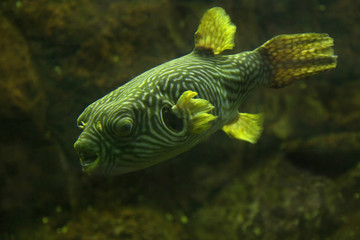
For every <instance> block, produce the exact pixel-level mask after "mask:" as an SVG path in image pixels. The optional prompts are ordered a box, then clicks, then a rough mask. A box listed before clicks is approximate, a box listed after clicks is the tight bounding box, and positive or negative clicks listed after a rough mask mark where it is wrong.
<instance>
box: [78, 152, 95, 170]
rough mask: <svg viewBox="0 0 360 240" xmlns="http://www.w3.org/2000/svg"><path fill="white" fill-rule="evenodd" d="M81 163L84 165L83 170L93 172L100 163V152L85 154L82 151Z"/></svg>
mask: <svg viewBox="0 0 360 240" xmlns="http://www.w3.org/2000/svg"><path fill="white" fill-rule="evenodd" d="M79 155H80V163H81V166H82V170H83V171H84V172H86V173H88V174H90V173H91V172H93V171H94V170H95V169H96V168H97V167H98V165H99V163H100V157H99V154H97V153H94V154H85V153H80V154H79Z"/></svg>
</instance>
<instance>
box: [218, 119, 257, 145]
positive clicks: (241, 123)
mask: <svg viewBox="0 0 360 240" xmlns="http://www.w3.org/2000/svg"><path fill="white" fill-rule="evenodd" d="M263 119H264V118H263V115H262V114H249V113H239V115H238V116H237V118H236V119H235V121H234V122H232V123H230V124H227V125H225V126H224V127H223V128H222V130H223V131H224V132H226V134H227V135H229V136H230V137H233V138H236V139H239V140H244V141H248V142H251V143H256V142H257V140H258V139H259V137H260V135H261V132H262V130H263V128H262V125H263Z"/></svg>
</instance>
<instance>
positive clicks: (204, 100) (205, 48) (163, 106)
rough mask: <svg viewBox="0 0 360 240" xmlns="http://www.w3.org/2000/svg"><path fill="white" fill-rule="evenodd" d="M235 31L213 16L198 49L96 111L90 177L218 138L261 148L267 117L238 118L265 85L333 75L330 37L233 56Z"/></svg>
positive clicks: (85, 146) (90, 129) (89, 120)
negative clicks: (259, 142)
mask: <svg viewBox="0 0 360 240" xmlns="http://www.w3.org/2000/svg"><path fill="white" fill-rule="evenodd" d="M235 29H236V27H235V26H234V25H233V24H232V23H231V21H230V18H229V16H228V15H227V14H226V13H225V11H224V10H223V9H222V8H212V9H210V10H208V11H207V12H206V13H205V14H204V16H203V18H202V20H201V23H200V26H199V28H198V31H197V32H196V33H195V49H194V51H193V52H191V53H190V54H188V55H185V56H183V57H180V58H177V59H174V60H171V61H169V62H166V63H164V64H162V65H159V66H157V67H155V68H152V69H150V70H148V71H146V72H144V73H143V74H141V75H139V76H137V77H135V78H134V79H132V80H131V81H129V82H128V83H126V84H124V85H123V86H121V87H119V88H118V89H116V90H114V91H112V92H110V93H109V94H107V95H105V96H104V97H103V98H101V99H99V100H97V101H95V102H94V103H92V104H91V105H89V106H88V107H87V108H86V109H85V111H84V112H83V113H82V114H81V115H80V116H79V118H78V121H77V123H78V126H79V128H81V129H82V130H83V132H82V133H81V134H80V136H79V138H78V140H77V141H76V143H75V145H74V146H75V149H76V150H77V151H78V153H79V156H80V161H81V164H82V167H83V170H84V171H86V172H89V173H90V172H93V171H95V170H97V171H101V172H111V173H114V174H122V173H126V172H131V171H136V170H139V169H142V168H145V167H148V166H151V165H154V164H156V163H158V162H161V161H164V160H166V159H169V158H171V157H174V156H176V155H178V154H180V153H182V152H184V151H187V150H188V149H190V148H192V147H193V146H195V145H196V144H197V143H199V142H200V141H202V140H203V139H204V138H206V137H208V136H209V135H211V134H212V133H214V132H215V131H217V130H219V129H223V130H224V131H225V132H226V133H227V134H228V135H229V136H231V137H234V138H237V139H241V140H245V141H248V142H251V143H255V142H256V141H257V139H258V138H259V136H260V134H261V131H262V115H261V114H246V113H239V112H238V108H239V106H240V104H241V103H242V102H243V101H244V100H245V99H246V97H247V95H248V94H249V93H250V92H251V91H252V90H253V89H254V88H256V87H258V86H260V85H264V86H269V87H284V86H286V85H288V84H290V83H291V82H292V81H294V80H297V79H301V78H303V77H307V76H311V75H314V74H317V73H319V72H322V71H325V70H328V69H331V68H334V67H335V66H336V56H334V55H333V50H332V48H331V47H332V45H333V40H332V39H331V38H330V37H329V36H328V35H327V34H316V33H309V34H293V35H280V36H278V37H275V38H273V39H271V40H269V41H268V42H266V43H265V44H264V45H262V46H261V47H259V48H258V49H255V50H254V51H248V52H242V53H238V54H234V55H220V53H221V52H223V51H224V50H225V49H231V48H232V47H233V46H234V44H233V39H234V33H235Z"/></svg>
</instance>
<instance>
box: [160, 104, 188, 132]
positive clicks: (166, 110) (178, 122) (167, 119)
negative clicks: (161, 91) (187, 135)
mask: <svg viewBox="0 0 360 240" xmlns="http://www.w3.org/2000/svg"><path fill="white" fill-rule="evenodd" d="M161 117H162V121H163V123H164V125H165V126H166V127H167V128H168V129H170V130H172V131H174V132H181V130H183V129H184V122H183V120H182V119H181V118H178V117H177V116H176V115H175V114H174V113H173V112H172V111H171V106H169V105H166V106H164V107H163V108H162V110H161Z"/></svg>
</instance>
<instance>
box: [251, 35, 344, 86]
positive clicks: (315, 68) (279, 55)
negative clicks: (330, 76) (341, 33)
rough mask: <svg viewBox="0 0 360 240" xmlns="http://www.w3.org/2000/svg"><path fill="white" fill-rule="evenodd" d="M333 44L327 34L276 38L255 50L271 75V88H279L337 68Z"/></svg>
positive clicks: (280, 36)
mask: <svg viewBox="0 0 360 240" xmlns="http://www.w3.org/2000/svg"><path fill="white" fill-rule="evenodd" d="M333 45H334V40H333V39H332V38H331V37H329V35H328V34H326V33H300V34H289V35H279V36H276V37H274V38H272V39H270V40H269V41H267V42H266V43H264V44H263V45H262V46H260V47H259V48H257V49H256V51H258V52H259V53H260V54H261V55H262V57H263V59H264V62H265V64H268V65H269V68H270V71H271V75H272V76H271V82H270V86H271V87H274V88H281V87H285V86H287V85H289V84H290V83H292V82H293V81H295V80H298V79H302V78H305V77H309V76H312V75H315V74H318V73H320V72H324V71H327V70H329V69H332V68H335V67H336V58H337V56H335V55H334V50H333V48H332V47H333Z"/></svg>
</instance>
